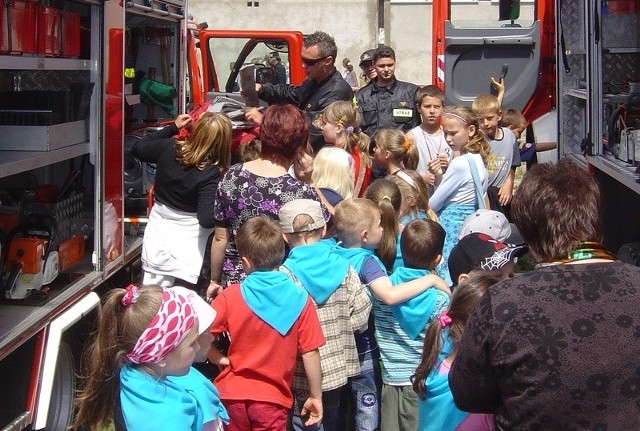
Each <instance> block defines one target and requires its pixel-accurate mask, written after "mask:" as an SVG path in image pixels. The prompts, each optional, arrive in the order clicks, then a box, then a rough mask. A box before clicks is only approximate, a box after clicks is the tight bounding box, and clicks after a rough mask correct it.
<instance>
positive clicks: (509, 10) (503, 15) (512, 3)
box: [498, 0, 520, 21]
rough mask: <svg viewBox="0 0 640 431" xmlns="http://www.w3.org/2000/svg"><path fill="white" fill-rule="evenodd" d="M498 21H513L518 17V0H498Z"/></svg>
mask: <svg viewBox="0 0 640 431" xmlns="http://www.w3.org/2000/svg"><path fill="white" fill-rule="evenodd" d="M499 10H500V18H498V19H499V20H500V21H515V20H517V19H518V18H520V0H500V4H499Z"/></svg>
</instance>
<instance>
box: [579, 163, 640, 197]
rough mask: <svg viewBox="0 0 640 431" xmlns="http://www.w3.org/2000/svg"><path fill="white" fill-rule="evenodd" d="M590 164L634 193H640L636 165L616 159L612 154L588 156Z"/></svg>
mask: <svg viewBox="0 0 640 431" xmlns="http://www.w3.org/2000/svg"><path fill="white" fill-rule="evenodd" d="M588 162H589V164H590V165H592V166H594V167H596V168H598V169H600V170H601V171H602V172H604V173H606V174H607V175H609V176H611V177H612V178H614V179H615V180H617V181H619V182H620V183H621V184H623V185H625V186H627V187H628V188H630V189H631V190H633V191H634V192H635V193H637V194H640V183H638V182H637V179H638V174H636V167H635V166H633V165H631V164H630V163H625V162H623V161H622V160H618V159H616V158H615V157H613V156H612V155H599V156H589V157H588Z"/></svg>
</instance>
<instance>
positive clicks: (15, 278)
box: [4, 214, 84, 299]
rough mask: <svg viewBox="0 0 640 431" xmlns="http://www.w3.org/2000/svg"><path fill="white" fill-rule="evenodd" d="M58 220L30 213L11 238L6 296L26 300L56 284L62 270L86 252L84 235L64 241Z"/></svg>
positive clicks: (5, 282) (6, 271)
mask: <svg viewBox="0 0 640 431" xmlns="http://www.w3.org/2000/svg"><path fill="white" fill-rule="evenodd" d="M56 227H57V224H56V221H55V219H54V218H53V217H51V216H49V215H42V214H29V215H28V216H27V217H26V219H25V221H24V222H23V223H21V224H19V225H18V226H17V227H16V228H15V229H14V230H13V231H12V232H11V233H10V235H9V237H8V238H7V246H6V248H7V252H6V255H5V261H6V263H5V266H4V269H5V274H6V277H5V279H4V295H5V297H6V298H8V299H24V298H27V297H28V296H29V295H31V294H32V293H35V292H38V291H41V290H42V288H43V286H46V285H48V284H50V283H52V282H53V281H54V280H55V279H56V277H57V276H58V274H59V273H60V272H61V271H64V270H65V269H67V268H69V267H71V266H73V265H75V264H76V263H78V262H79V261H80V260H82V257H83V255H84V237H82V236H74V237H72V238H71V239H69V240H67V241H64V242H62V243H60V244H58V243H57V239H56Z"/></svg>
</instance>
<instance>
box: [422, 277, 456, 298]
mask: <svg viewBox="0 0 640 431" xmlns="http://www.w3.org/2000/svg"><path fill="white" fill-rule="evenodd" d="M425 277H426V278H427V279H428V282H429V283H431V286H433V287H434V288H436V289H438V290H442V291H443V292H444V293H446V294H447V295H449V296H451V289H450V288H449V285H448V284H447V282H446V281H444V280H443V279H442V278H440V277H438V276H437V275H435V274H429V275H427V276H425Z"/></svg>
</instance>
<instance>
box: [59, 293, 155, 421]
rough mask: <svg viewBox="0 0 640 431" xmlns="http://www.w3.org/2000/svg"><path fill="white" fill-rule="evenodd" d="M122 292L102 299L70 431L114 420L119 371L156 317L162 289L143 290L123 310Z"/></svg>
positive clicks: (85, 361)
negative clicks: (112, 418)
mask: <svg viewBox="0 0 640 431" xmlns="http://www.w3.org/2000/svg"><path fill="white" fill-rule="evenodd" d="M125 293H126V290H125V289H112V290H110V291H109V292H107V294H106V295H105V298H104V300H103V303H102V308H101V311H100V317H99V322H98V330H97V334H96V335H95V338H94V340H93V342H92V343H91V344H90V345H89V347H88V348H87V350H86V351H85V352H84V353H83V355H82V374H83V375H84V377H83V380H84V381H83V385H82V390H81V391H80V392H79V394H78V396H77V398H76V400H75V404H76V407H77V414H76V417H75V419H74V422H73V424H72V426H71V428H72V429H85V427H86V428H88V429H89V430H91V431H97V430H99V429H101V428H102V427H103V426H105V425H106V424H107V423H108V421H109V420H110V418H111V417H112V416H113V405H114V400H115V397H116V396H118V393H117V387H118V381H119V380H120V374H119V373H120V369H121V368H122V367H123V366H124V365H125V364H126V363H127V357H126V355H127V353H129V352H131V351H132V350H133V348H134V346H135V345H136V343H137V341H138V338H140V336H141V335H142V333H143V332H144V330H145V329H147V326H149V324H150V323H151V320H152V319H153V318H154V317H155V315H156V313H157V312H158V310H159V309H160V305H161V303H162V288H161V287H159V286H142V287H140V295H139V296H138V298H137V300H136V302H132V303H131V304H130V305H127V306H123V305H122V303H121V302H120V301H121V300H122V298H123V297H124V295H125Z"/></svg>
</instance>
